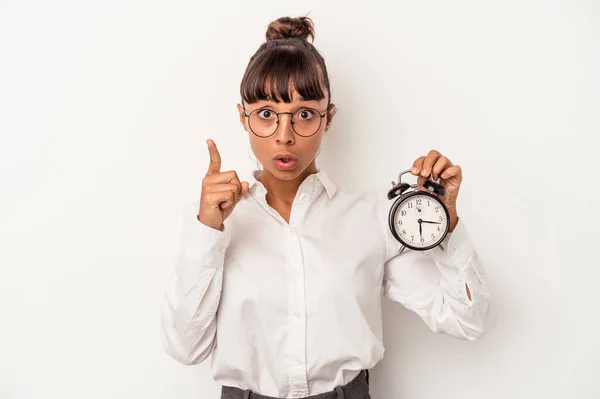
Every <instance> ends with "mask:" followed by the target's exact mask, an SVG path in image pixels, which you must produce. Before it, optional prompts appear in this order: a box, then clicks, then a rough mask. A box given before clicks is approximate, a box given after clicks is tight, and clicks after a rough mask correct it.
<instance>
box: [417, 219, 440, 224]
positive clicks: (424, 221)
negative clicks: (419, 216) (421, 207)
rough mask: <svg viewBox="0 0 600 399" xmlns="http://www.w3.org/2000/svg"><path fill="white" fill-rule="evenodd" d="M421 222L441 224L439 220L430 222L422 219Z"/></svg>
mask: <svg viewBox="0 0 600 399" xmlns="http://www.w3.org/2000/svg"><path fill="white" fill-rule="evenodd" d="M421 222H422V223H434V224H442V223H441V222H431V221H429V220H422V221H421Z"/></svg>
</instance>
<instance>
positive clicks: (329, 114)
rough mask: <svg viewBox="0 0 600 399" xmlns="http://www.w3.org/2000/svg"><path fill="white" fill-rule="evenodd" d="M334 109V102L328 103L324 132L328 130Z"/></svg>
mask: <svg viewBox="0 0 600 399" xmlns="http://www.w3.org/2000/svg"><path fill="white" fill-rule="evenodd" d="M335 111H336V108H335V104H333V103H331V104H329V107H328V108H327V122H326V123H325V130H324V132H326V131H328V130H329V127H330V126H331V122H332V120H333V115H334V114H335Z"/></svg>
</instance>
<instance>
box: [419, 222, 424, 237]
mask: <svg viewBox="0 0 600 399" xmlns="http://www.w3.org/2000/svg"><path fill="white" fill-rule="evenodd" d="M419 234H421V238H423V223H422V220H421V219H419Z"/></svg>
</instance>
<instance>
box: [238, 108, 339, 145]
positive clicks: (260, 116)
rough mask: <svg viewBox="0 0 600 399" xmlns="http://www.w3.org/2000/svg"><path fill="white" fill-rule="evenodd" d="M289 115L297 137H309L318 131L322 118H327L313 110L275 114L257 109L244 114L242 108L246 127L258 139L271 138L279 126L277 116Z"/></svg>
mask: <svg viewBox="0 0 600 399" xmlns="http://www.w3.org/2000/svg"><path fill="white" fill-rule="evenodd" d="M282 114H289V115H291V118H292V120H291V122H292V129H293V130H294V132H295V133H296V134H297V135H298V136H302V137H310V136H312V135H314V134H315V133H317V132H318V131H319V128H321V123H322V121H323V118H324V117H325V116H327V112H325V113H324V114H321V113H320V112H319V111H318V110H316V109H314V108H306V107H303V108H299V109H298V110H296V111H294V112H275V111H273V110H272V109H268V108H258V109H255V110H254V111H252V112H250V115H247V114H246V108H244V116H245V117H247V118H248V126H250V130H251V131H252V133H254V134H255V135H257V136H258V137H262V138H266V137H269V136H272V135H273V134H275V132H276V131H277V127H278V126H279V115H282Z"/></svg>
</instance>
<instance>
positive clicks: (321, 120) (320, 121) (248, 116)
mask: <svg viewBox="0 0 600 399" xmlns="http://www.w3.org/2000/svg"><path fill="white" fill-rule="evenodd" d="M242 108H243V109H244V116H245V117H246V118H248V127H250V131H251V132H252V134H254V135H255V136H256V137H260V138H261V139H266V138H269V137H271V136H272V135H274V134H275V133H276V132H277V129H279V115H280V114H289V115H292V116H290V124H291V125H292V130H293V131H294V133H296V134H297V135H298V136H300V137H312V136H314V135H315V134H317V132H318V131H319V129H321V125H322V124H323V118H325V117H326V116H327V110H325V111H324V114H323V115H321V112H319V110H318V109H316V108H312V107H300V108H298V109H297V110H296V111H294V112H275V111H274V110H272V109H269V111H271V112H273V113H274V114H275V115H277V127H276V128H275V130H274V131H273V133H271V134H269V135H268V136H260V135H258V134H256V133H255V132H254V130H253V129H252V126H251V125H250V115H252V114H253V113H254V112H256V111H261V110H265V109H268V108H264V107H261V108H257V109H255V110H254V111H252V112H250V115H246V106H245V105H244V103H243V102H242ZM301 109H309V110H310V109H312V110H314V111H317V115H319V117H320V118H319V127H318V128H317V130H315V132H314V133H313V134H311V135H309V136H303V135H301V134H300V133H298V132H297V131H296V129H295V128H294V121H293V115H294V113H296V112H297V111H299V110H301Z"/></svg>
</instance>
